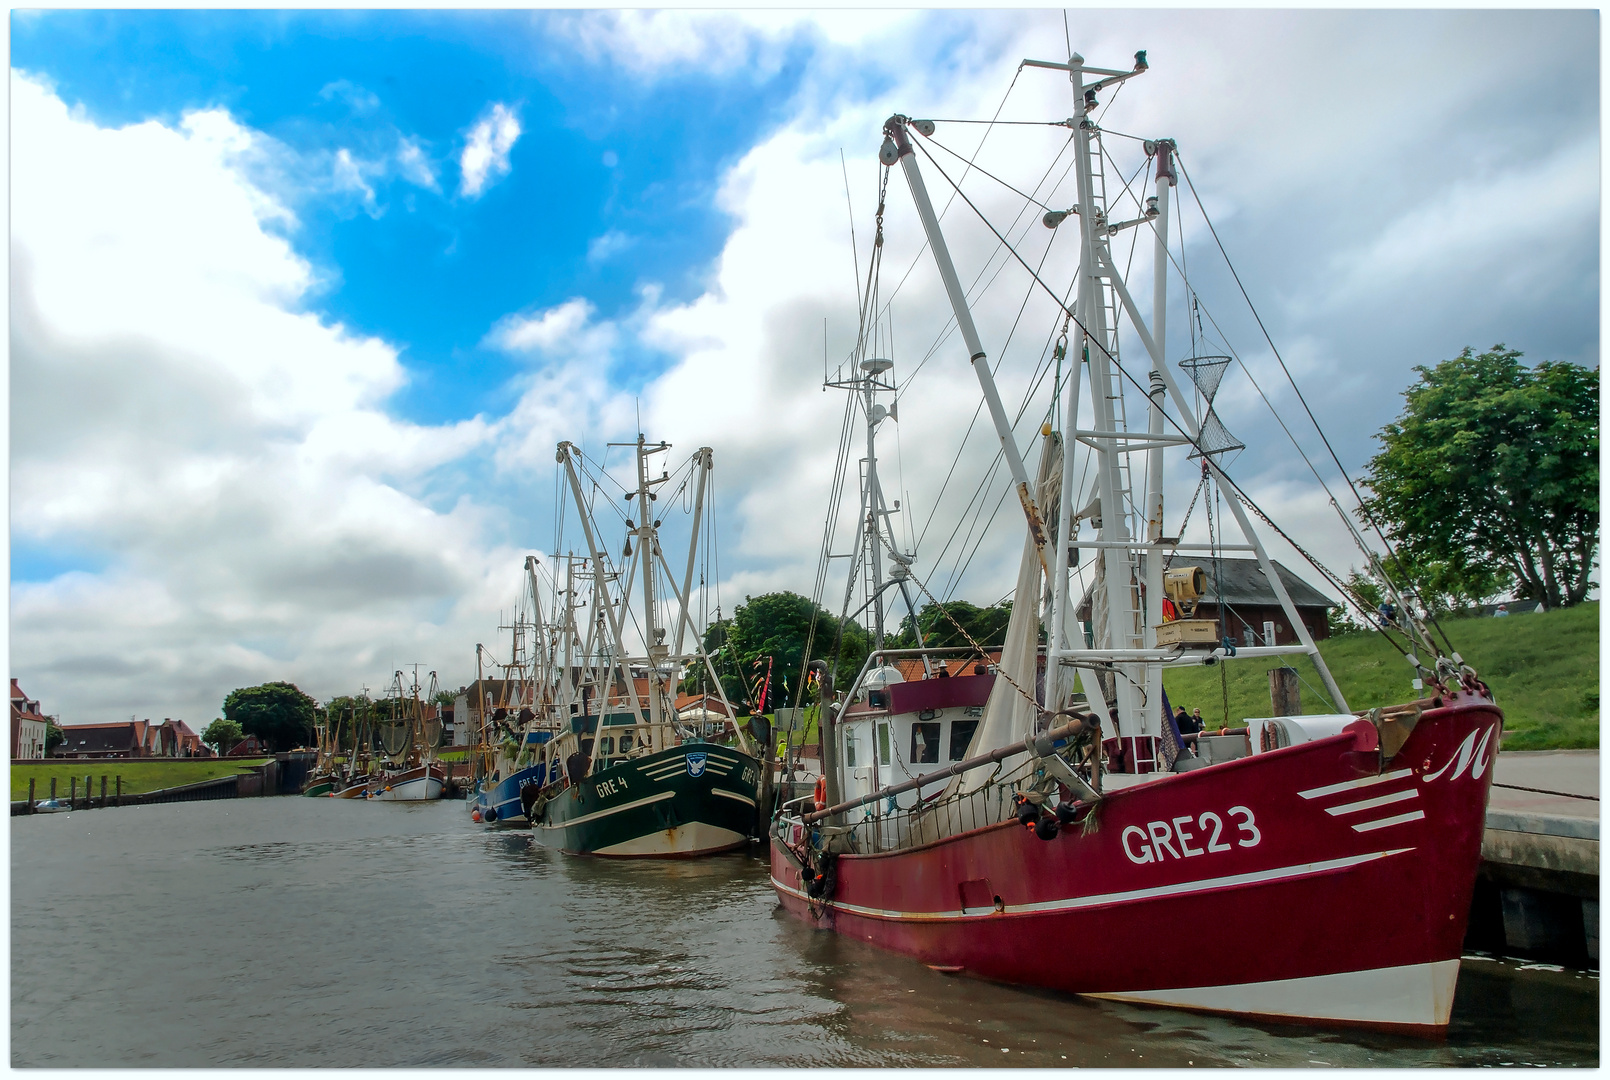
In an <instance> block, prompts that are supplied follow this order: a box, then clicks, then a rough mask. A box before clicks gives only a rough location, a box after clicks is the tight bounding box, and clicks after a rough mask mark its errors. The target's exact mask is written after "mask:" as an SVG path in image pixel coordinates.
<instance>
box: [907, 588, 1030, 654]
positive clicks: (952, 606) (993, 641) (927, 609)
mask: <svg viewBox="0 0 1610 1080" xmlns="http://www.w3.org/2000/svg"><path fill="white" fill-rule="evenodd" d="M1011 619H1012V601H1010V600H1007V601H1005V602H1003V603H1000V604H997V605H995V606H994V607H987V608H981V607H979V606H978V605H977V604H972V603H968V602H967V601H966V600H947V601H945V602H943V603H938V604H924V605H923V606H922V607H921V608H920V609H919V610H918V611H917V623H918V625H920V626H921V627H922V636H923V641H924V643H925V644H927V645H929V646H930V647H932V648H950V647H952V646H957V647H962V648H965V647H966V646H967V637H966V636H963V634H962V631H963V630H965V631H966V632H967V636H970V637H971V638H972V639H973V640H974V641H976V642H978V643H979V644H980V645H982V646H984V647H985V648H999V647H1001V646H1002V645H1004V644H1005V643H1006V624H1007V623H1008V622H1010V621H1011ZM958 624H959V625H960V629H958V628H957V627H958ZM889 647H890V648H893V649H914V648H916V647H917V635H916V634H914V633H912V630H911V616H910V614H907V615H906V617H905V618H904V619H902V620H900V630H899V632H898V633H897V634H895V636H894V637H893V638H891V639H890V640H889Z"/></svg>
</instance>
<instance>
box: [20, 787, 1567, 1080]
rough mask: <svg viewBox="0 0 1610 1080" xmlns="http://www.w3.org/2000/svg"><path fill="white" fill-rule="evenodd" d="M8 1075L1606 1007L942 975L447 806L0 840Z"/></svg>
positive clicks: (679, 866)
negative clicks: (1274, 1008)
mask: <svg viewBox="0 0 1610 1080" xmlns="http://www.w3.org/2000/svg"><path fill="white" fill-rule="evenodd" d="M11 836H12V879H11V880H12V987H11V1002H12V1010H11V1024H12V1028H11V1037H12V1044H11V1045H12V1063H13V1064H14V1065H19V1066H71V1065H92V1066H95V1065H98V1066H113V1065H136V1066H139V1065H143V1066H205V1065H283V1066H362V1065H369V1066H401V1065H407V1066H432V1065H442V1066H446V1065H454V1066H475V1065H529V1066H547V1067H555V1066H569V1065H581V1066H700V1067H709V1068H719V1067H730V1066H762V1067H764V1066H770V1067H851V1066H915V1065H923V1066H945V1065H952V1066H957V1065H959V1066H982V1065H992V1066H1003V1065H1011V1066H1027V1067H1054V1066H1063V1065H1096V1066H1112V1065H1136V1066H1186V1065H1225V1064H1249V1065H1282V1066H1303V1065H1375V1066H1382V1065H1436V1064H1507V1063H1528V1064H1596V1063H1597V1061H1598V1000H1599V995H1598V980H1597V978H1596V977H1593V976H1590V975H1584V974H1581V973H1575V972H1561V971H1554V970H1545V969H1528V968H1526V967H1525V966H1524V965H1519V964H1515V963H1511V962H1500V961H1495V960H1490V959H1483V958H1471V959H1469V960H1468V961H1467V963H1466V964H1465V965H1464V970H1463V973H1462V974H1461V977H1460V983H1459V993H1458V998H1457V999H1456V1001H1455V1006H1454V1025H1453V1028H1452V1030H1451V1031H1450V1032H1449V1036H1448V1038H1447V1040H1446V1041H1445V1042H1427V1041H1424V1040H1418V1039H1408V1038H1397V1037H1392V1036H1383V1035H1369V1034H1359V1033H1354V1032H1333V1031H1321V1030H1315V1029H1306V1028H1296V1027H1278V1026H1265V1025H1256V1024H1247V1023H1241V1022H1238V1021H1233V1020H1225V1019H1219V1018H1214V1017H1203V1016H1196V1015H1193V1014H1189V1013H1181V1012H1176V1011H1173V1010H1168V1009H1147V1008H1141V1007H1137V1006H1129V1005H1121V1004H1117V1003H1111V1002H1094V1001H1087V1000H1084V999H1081V998H1070V997H1064V996H1060V995H1055V994H1044V993H1037V992H1033V991H1025V990H1020V989H1015V988H1010V987H1002V986H996V985H992V984H989V983H983V982H978V981H976V980H971V979H965V978H956V977H953V976H947V975H942V974H939V973H936V972H933V971H930V970H929V969H928V968H926V967H924V966H922V965H921V964H917V963H914V962H911V961H908V960H905V959H902V958H900V957H896V956H892V955H890V954H888V953H884V952H880V951H878V950H875V949H873V948H871V947H870V946H867V945H865V944H863V943H860V942H856V941H851V940H847V939H845V938H841V937H839V936H838V935H835V934H830V933H823V932H819V931H815V930H813V929H811V928H810V927H808V926H806V925H804V924H802V923H800V922H799V921H797V920H795V919H793V918H791V917H789V916H786V915H784V914H783V913H781V912H780V911H778V910H777V909H776V905H775V902H774V900H773V898H772V894H771V891H770V889H769V887H768V885H767V882H766V868H765V864H764V863H763V862H762V861H761V860H760V859H758V858H754V857H750V856H746V855H730V856H721V857H717V858H713V859H703V860H694V861H688V862H667V863H639V862H613V861H607V860H598V859H578V858H572V857H570V856H565V855H561V854H558V853H555V852H552V851H549V850H547V849H544V848H542V847H540V846H538V845H536V844H534V843H532V840H531V837H530V835H529V834H526V833H520V832H501V831H492V830H488V829H486V828H484V827H483V826H480V825H476V824H474V823H472V822H471V821H470V820H469V818H468V816H467V815H466V814H465V813H464V812H463V809H462V807H461V806H460V805H459V804H456V803H437V804H430V805H421V806H408V805H399V804H387V803H359V802H351V801H345V800H324V799H290V798H287V799H251V800H240V801H234V802H215V803H178V804H172V805H165V806H142V807H127V808H122V809H117V810H108V811H105V812H101V811H96V812H93V813H73V814H60V815H53V816H39V817H32V818H14V819H12V830H11Z"/></svg>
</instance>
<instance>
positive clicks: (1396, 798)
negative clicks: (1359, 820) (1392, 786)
mask: <svg viewBox="0 0 1610 1080" xmlns="http://www.w3.org/2000/svg"><path fill="white" fill-rule="evenodd" d="M1419 797H1420V793H1419V792H1418V791H1416V790H1414V789H1413V788H1410V789H1409V790H1407V791H1394V792H1393V793H1392V794H1390V795H1382V796H1380V797H1379V798H1374V799H1361V800H1360V801H1358V802H1350V803H1343V804H1342V805H1341V806H1327V807H1326V808H1325V813H1327V814H1332V815H1335V814H1355V813H1357V812H1358V811H1360V810H1374V809H1375V808H1376V807H1377V806H1389V805H1391V804H1392V803H1395V802H1402V801H1403V800H1404V799H1417V798H1419Z"/></svg>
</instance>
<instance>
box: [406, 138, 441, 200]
mask: <svg viewBox="0 0 1610 1080" xmlns="http://www.w3.org/2000/svg"><path fill="white" fill-rule="evenodd" d="M397 169H398V171H399V172H401V173H402V175H403V178H404V179H405V180H407V181H408V182H409V183H411V184H415V185H417V186H419V187H422V188H426V189H428V190H430V191H438V190H440V189H439V188H438V186H437V182H436V168H435V166H433V165H432V164H431V162H430V159H429V158H428V157H426V156H425V151H424V150H423V149H422V148H421V147H420V145H419V141H418V140H417V139H411V138H408V137H406V136H404V137H403V138H401V139H399V140H397Z"/></svg>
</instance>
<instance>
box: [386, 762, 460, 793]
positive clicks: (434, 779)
mask: <svg viewBox="0 0 1610 1080" xmlns="http://www.w3.org/2000/svg"><path fill="white" fill-rule="evenodd" d="M446 783H447V773H446V770H444V769H443V768H442V767H441V766H440V765H438V764H436V763H435V762H431V763H430V764H428V765H420V766H418V767H416V768H412V769H404V770H402V771H401V772H396V773H391V774H389V775H387V776H385V777H383V778H382V779H380V780H379V781H377V782H376V783H375V784H374V785H373V786H371V787H370V789H369V798H371V799H378V800H380V801H381V802H428V801H430V800H432V799H440V798H441V797H442V788H443V786H445V785H446Z"/></svg>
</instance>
